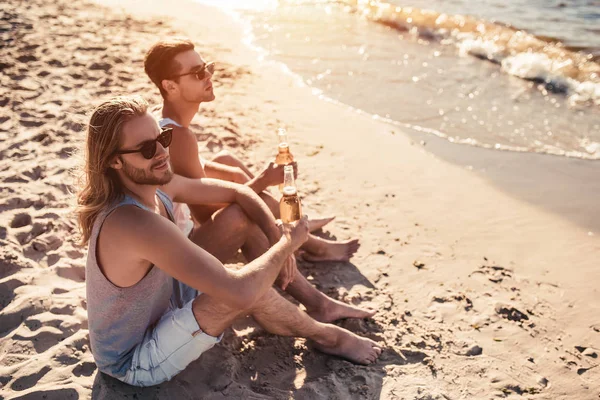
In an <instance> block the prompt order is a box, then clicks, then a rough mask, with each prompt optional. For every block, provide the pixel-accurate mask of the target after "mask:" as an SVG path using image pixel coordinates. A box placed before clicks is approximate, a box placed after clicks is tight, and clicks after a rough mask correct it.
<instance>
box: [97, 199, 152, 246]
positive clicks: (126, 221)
mask: <svg viewBox="0 0 600 400" xmlns="http://www.w3.org/2000/svg"><path fill="white" fill-rule="evenodd" d="M156 217H158V216H157V215H156V214H154V213H153V212H150V211H148V210H144V209H143V208H140V207H138V206H136V205H134V204H124V205H121V206H119V207H117V208H116V209H115V210H114V211H112V212H111V213H110V214H109V215H108V216H107V217H106V219H105V221H104V223H103V224H102V231H105V232H110V236H111V237H114V238H119V239H123V238H127V237H128V236H129V235H131V234H134V233H137V232H142V231H143V230H144V229H147V226H148V224H149V223H151V222H152V221H155V220H156Z"/></svg>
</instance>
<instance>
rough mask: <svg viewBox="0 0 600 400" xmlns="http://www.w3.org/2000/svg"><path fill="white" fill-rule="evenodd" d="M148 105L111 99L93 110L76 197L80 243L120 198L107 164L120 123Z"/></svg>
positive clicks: (136, 99)
mask: <svg viewBox="0 0 600 400" xmlns="http://www.w3.org/2000/svg"><path fill="white" fill-rule="evenodd" d="M147 109H148V103H147V102H146V101H145V100H144V99H143V98H142V97H140V96H126V97H115V98H113V99H111V100H108V101H106V102H104V103H102V104H100V105H99V106H98V107H96V109H95V110H94V111H93V113H92V116H91V118H90V122H89V124H88V127H87V139H86V142H85V150H84V152H85V161H84V163H83V166H82V168H81V169H82V171H81V182H80V185H79V187H80V190H79V193H78V194H77V208H76V213H77V220H78V223H79V229H80V230H81V235H82V238H81V242H82V244H86V243H87V242H88V241H89V240H90V236H91V234H92V228H93V226H94V223H95V222H96V218H97V217H98V215H99V214H100V212H101V211H102V210H103V209H104V208H105V207H107V206H108V205H110V204H111V203H113V202H114V201H116V200H118V199H119V198H120V197H121V196H122V195H123V190H122V187H121V183H120V181H119V178H118V176H117V174H116V172H115V170H114V169H112V168H110V166H109V163H110V161H111V159H112V156H113V155H114V154H115V152H116V151H117V150H118V149H119V139H120V136H121V131H122V129H123V124H125V123H126V122H127V121H129V120H131V119H132V118H134V117H141V116H143V115H144V114H145V113H146V111H147Z"/></svg>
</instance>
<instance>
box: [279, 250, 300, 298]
mask: <svg viewBox="0 0 600 400" xmlns="http://www.w3.org/2000/svg"><path fill="white" fill-rule="evenodd" d="M297 270H298V266H297V265H296V256H294V254H292V255H290V256H289V257H288V258H287V260H285V262H284V263H283V267H281V272H279V276H278V277H277V280H276V281H275V284H277V285H278V286H279V287H280V288H281V290H285V289H287V287H288V285H289V284H290V283H292V282H293V281H294V278H295V277H296V271H297Z"/></svg>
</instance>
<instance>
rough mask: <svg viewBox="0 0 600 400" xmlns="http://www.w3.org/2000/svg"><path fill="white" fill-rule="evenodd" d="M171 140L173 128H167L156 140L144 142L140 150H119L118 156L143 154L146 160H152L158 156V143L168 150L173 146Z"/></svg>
mask: <svg viewBox="0 0 600 400" xmlns="http://www.w3.org/2000/svg"><path fill="white" fill-rule="evenodd" d="M171 139H173V128H165V129H163V130H162V131H161V133H160V135H158V136H157V137H156V139H153V140H147V141H145V142H142V144H141V147H140V148H139V149H137V150H119V151H117V154H132V153H142V156H144V158H145V159H146V160H151V159H152V157H154V155H155V154H156V143H160V145H161V146H162V147H164V148H165V149H166V148H167V147H169V145H170V144H171Z"/></svg>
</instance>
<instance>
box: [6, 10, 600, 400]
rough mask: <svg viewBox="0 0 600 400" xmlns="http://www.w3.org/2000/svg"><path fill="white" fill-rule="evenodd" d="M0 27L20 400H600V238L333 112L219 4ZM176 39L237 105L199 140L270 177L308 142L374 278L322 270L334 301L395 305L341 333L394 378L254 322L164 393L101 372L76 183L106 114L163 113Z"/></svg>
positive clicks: (313, 211)
mask: <svg viewBox="0 0 600 400" xmlns="http://www.w3.org/2000/svg"><path fill="white" fill-rule="evenodd" d="M0 16H1V19H0V35H2V43H3V46H2V47H1V48H0V56H1V57H0V80H1V83H2V84H1V85H0V106H1V109H0V182H2V183H1V185H0V246H1V247H0V398H2V399H18V398H27V399H50V400H52V399H56V400H59V399H60V400H62V399H78V398H90V397H91V398H94V399H107V400H108V399H110V400H113V399H132V398H137V399H200V398H202V399H205V398H206V399H221V398H245V399H246V398H248V399H263V398H264V399H267V398H290V397H293V398H298V399H351V398H356V399H363V398H370V399H376V398H382V399H431V400H433V399H436V400H437V399H491V398H513V399H517V398H519V399H520V398H528V399H598V398H599V397H600V368H597V365H598V364H599V363H600V358H599V357H598V353H600V304H599V302H598V299H599V298H600V293H599V291H598V288H599V286H600V269H598V268H597V260H596V259H597V256H598V254H600V253H599V251H600V241H599V240H598V235H599V234H600V232H595V233H594V232H588V229H586V228H585V227H584V226H583V225H585V224H581V223H575V222H573V221H572V220H571V219H569V218H567V217H565V216H564V215H559V214H558V213H556V212H552V210H553V209H552V208H543V207H538V206H536V204H534V202H532V201H525V200H523V199H521V198H519V196H511V195H510V192H507V191H503V190H501V189H502V187H501V185H494V184H492V183H491V182H490V181H489V180H488V179H486V177H485V174H481V173H475V172H474V171H471V170H470V169H468V168H463V167H460V166H458V165H456V164H455V163H450V162H448V161H446V160H444V159H443V158H441V157H438V156H436V155H434V154H433V153H430V152H428V151H427V146H423V145H421V144H419V142H415V141H414V140H413V139H412V138H411V137H409V136H408V135H406V134H405V133H403V132H401V131H400V130H399V129H398V128H397V127H394V126H391V125H387V124H384V123H382V122H379V121H377V120H374V119H373V118H371V117H370V116H368V115H366V114H361V113H357V112H355V111H353V110H351V109H349V108H347V107H344V106H341V105H337V104H333V103H330V102H327V101H324V100H323V99H319V97H318V96H316V95H314V94H313V93H312V91H311V89H310V88H308V87H305V86H304V85H302V84H301V82H299V81H298V80H297V79H296V78H294V77H293V76H291V75H290V74H287V73H285V71H284V70H283V69H282V68H281V66H280V65H279V64H276V63H270V62H267V61H264V60H262V59H260V58H259V56H258V53H256V52H255V51H253V50H251V49H250V48H248V47H247V46H246V45H245V44H243V43H242V42H241V38H242V35H243V33H244V32H243V29H242V27H241V26H240V25H238V24H236V23H234V21H233V20H232V19H231V18H230V17H229V16H227V15H225V14H223V13H222V12H220V11H218V10H216V9H213V8H209V7H206V6H202V5H198V4H195V3H192V2H188V1H185V0H172V1H169V2H168V3H165V2H163V3H162V4H161V3H160V2H158V1H144V2H141V1H134V0H127V1H118V2H117V1H116V0H106V1H104V2H103V4H102V5H99V4H96V3H88V2H84V1H79V0H72V1H66V0H55V1H49V0H32V1H28V2H27V3H24V2H20V1H16V0H8V1H6V2H4V3H3V5H2V9H1V10H0ZM175 34H178V35H185V36H189V37H190V38H192V39H193V41H194V42H195V43H197V44H198V45H199V46H198V48H197V49H198V51H199V52H200V53H201V54H202V55H203V56H204V57H205V59H207V60H216V61H217V62H218V64H217V73H216V75H215V77H214V78H213V80H214V88H215V93H216V96H217V100H215V102H213V103H210V104H206V105H203V106H202V108H201V111H200V113H199V116H198V117H197V119H196V120H195V122H194V125H193V130H194V131H195V132H196V133H197V137H198V141H199V144H200V146H199V148H200V150H201V154H202V155H203V156H205V157H210V155H211V154H213V153H216V152H218V151H220V150H222V149H227V150H230V151H232V152H234V153H235V154H236V155H238V156H239V157H241V158H242V159H243V160H244V161H246V162H248V164H250V165H252V166H253V168H255V169H258V168H260V167H262V165H263V164H264V163H266V162H267V160H268V159H269V158H270V157H272V156H273V155H274V151H275V148H276V138H275V133H274V132H275V130H276V128H278V127H280V126H283V127H286V128H287V129H288V132H289V135H290V137H291V151H292V153H293V154H294V155H295V156H296V159H297V160H298V163H299V170H300V176H299V179H298V187H299V191H300V193H301V195H302V196H303V198H304V200H303V201H304V207H305V209H306V210H307V213H308V214H309V215H330V214H335V215H337V219H336V220H335V221H334V222H333V223H332V224H331V225H330V226H328V227H327V228H326V229H325V231H324V232H322V233H321V234H322V235H324V236H326V237H330V238H336V239H349V238H352V237H357V236H358V237H360V239H361V243H362V247H361V248H360V250H359V252H358V254H357V256H356V257H355V258H353V259H352V263H321V264H310V263H300V268H301V270H302V272H303V273H304V274H305V275H307V276H308V277H309V279H310V280H311V281H312V282H313V283H314V284H315V285H316V286H317V287H318V288H319V289H321V290H322V291H324V292H326V293H327V294H329V295H330V296H332V297H335V298H338V299H342V300H344V301H347V302H353V303H356V304H362V305H371V306H374V307H376V308H377V309H378V310H379V311H378V313H377V314H376V315H375V317H374V318H373V319H369V320H346V321H341V322H340V325H341V326H344V327H346V328H348V329H351V330H352V331H354V332H357V333H359V334H361V335H364V336H368V337H371V338H373V339H374V340H377V341H379V342H380V343H381V345H382V346H384V347H385V351H384V352H383V354H382V355H381V357H380V359H379V360H378V362H377V363H375V364H374V365H371V366H356V365H353V364H352V363H350V362H347V361H344V360H341V359H338V358H335V357H331V356H327V355H324V354H322V353H319V352H318V351H316V350H314V349H312V348H311V345H310V343H307V342H306V341H305V340H302V339H293V338H281V337H275V336H272V335H270V334H267V333H266V332H264V331H263V330H262V329H260V328H258V327H257V326H256V325H255V324H253V323H252V321H249V320H247V321H241V322H240V323H238V324H236V325H235V329H234V330H232V331H228V332H227V334H226V337H225V339H224V341H223V343H222V344H220V345H218V346H217V347H215V348H214V349H212V350H210V351H209V352H207V353H206V354H205V355H203V356H202V357H201V358H200V359H199V360H197V361H196V362H194V363H192V364H191V365H190V366H189V367H188V368H187V369H186V370H185V371H184V372H182V373H181V374H179V375H178V376H177V377H176V378H174V379H173V380H172V381H170V382H167V383H164V384H162V385H159V386H156V387H152V388H135V387H130V386H127V385H125V384H123V383H120V382H119V381H117V380H115V379H113V378H110V377H107V376H104V375H103V374H100V373H98V371H97V369H96V366H95V364H94V360H93V357H92V354H91V352H90V349H89V339H88V330H87V314H86V302H85V283H84V279H85V268H84V265H85V255H86V251H87V249H86V248H84V247H81V246H79V245H78V244H77V240H78V237H77V225H76V221H75V215H74V212H73V203H74V199H73V196H72V194H71V192H72V191H73V190H74V187H73V182H74V181H73V177H72V174H71V172H70V171H71V170H72V169H73V168H75V167H76V166H77V165H78V163H79V162H80V158H79V156H78V155H77V154H76V153H77V149H78V148H79V147H80V146H81V144H82V141H83V140H84V137H85V131H84V128H85V123H86V121H87V119H86V118H87V117H86V115H88V114H89V112H90V111H91V110H92V108H93V107H94V106H95V105H96V104H98V103H100V102H101V101H102V100H104V99H106V98H108V97H111V96H115V95H121V94H133V93H135V94H141V95H143V96H145V97H146V98H147V99H149V100H151V101H152V102H154V103H158V102H159V101H160V97H159V96H158V92H157V90H156V89H155V87H153V85H152V84H151V82H150V81H149V80H148V79H147V77H146V75H145V74H144V72H143V65H142V64H143V55H144V52H145V51H146V50H147V49H148V48H149V47H150V45H151V44H152V43H154V42H155V41H157V40H158V39H159V38H164V37H167V36H171V35H175ZM511 157H512V158H511V160H512V161H514V162H519V160H518V159H516V160H515V158H516V157H515V156H511ZM521 160H523V159H521ZM525 160H527V158H525ZM479 161H481V160H479ZM521 162H523V161H521ZM496 167H497V165H496ZM522 168H523V169H526V168H527V165H526V164H525V163H524V162H523V165H522ZM504 184H506V182H504ZM540 190H541V189H540ZM579 198H580V202H579V203H578V204H577V207H578V208H579V210H580V209H581V207H582V206H583V205H587V207H589V209H590V210H594V209H595V208H594V207H597V206H595V205H594V204H595V202H597V197H594V196H592V195H589V194H586V193H582V194H581V196H579ZM586 198H587V199H588V200H587V201H585V199H586ZM555 209H556V208H554V210H555ZM564 209H565V207H563V208H561V210H563V211H564ZM596 209H597V208H596ZM577 215H578V218H579V219H581V212H580V211H579V213H578V214H577ZM596 217H597V214H595V215H590V219H592V218H596Z"/></svg>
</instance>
